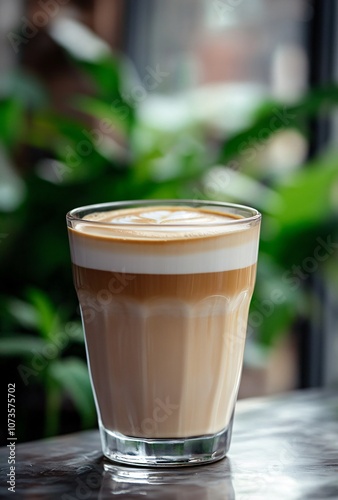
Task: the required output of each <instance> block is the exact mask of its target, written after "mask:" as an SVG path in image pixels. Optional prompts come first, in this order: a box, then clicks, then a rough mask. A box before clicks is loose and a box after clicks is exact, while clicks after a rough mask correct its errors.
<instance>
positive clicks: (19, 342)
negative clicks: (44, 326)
mask: <svg viewBox="0 0 338 500" xmlns="http://www.w3.org/2000/svg"><path fill="white" fill-rule="evenodd" d="M7 335H10V337H4V338H0V356H3V357H6V356H8V357H29V356H32V355H33V354H36V353H41V352H43V350H44V348H45V347H46V342H45V341H44V340H42V339H40V338H38V337H34V336H33V335H22V334H19V333H11V334H7Z"/></svg>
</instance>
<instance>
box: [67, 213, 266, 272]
mask: <svg viewBox="0 0 338 500" xmlns="http://www.w3.org/2000/svg"><path fill="white" fill-rule="evenodd" d="M258 231H259V225H253V226H250V225H249V224H248V223H247V222H246V221H245V220H244V219H241V218H237V217H236V216H233V215H231V214H225V213H222V212H214V211H209V210H207V209H206V210H202V209H194V208H190V207H165V206H163V207H157V208H156V209H154V208H142V209H139V208H136V209H125V210H116V211H111V212H101V213H95V214H91V215H88V216H86V218H85V219H82V220H79V221H75V222H73V228H72V229H71V228H69V238H70V241H71V252H72V261H73V263H74V264H76V265H78V266H81V267H87V268H91V269H97V270H102V271H114V272H121V273H135V274H140V273H143V274H191V273H201V272H222V271H230V270H233V269H239V268H245V267H248V266H251V265H253V264H255V263H256V261H257V253H258Z"/></svg>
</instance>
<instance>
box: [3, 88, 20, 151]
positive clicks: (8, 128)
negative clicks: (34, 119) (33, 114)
mask: <svg viewBox="0 0 338 500" xmlns="http://www.w3.org/2000/svg"><path fill="white" fill-rule="evenodd" d="M0 116H1V120H0V139H1V142H2V143H3V145H4V146H5V147H6V148H7V149H10V148H11V147H12V146H13V145H14V144H15V143H16V142H17V140H18V138H19V136H20V134H21V126H22V123H23V105H22V103H21V102H20V101H19V100H17V99H12V98H7V99H1V100H0Z"/></svg>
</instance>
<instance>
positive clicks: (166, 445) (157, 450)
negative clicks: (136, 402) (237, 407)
mask: <svg viewBox="0 0 338 500" xmlns="http://www.w3.org/2000/svg"><path fill="white" fill-rule="evenodd" d="M231 431H232V419H231V422H230V424H229V426H228V427H227V428H226V429H224V430H223V431H221V432H219V433H217V434H214V435H207V436H198V437H193V438H173V439H146V438H135V437H130V436H124V435H123V434H120V433H117V432H116V433H115V432H111V431H108V430H107V429H105V428H104V427H103V426H102V427H101V429H100V432H101V440H102V450H103V453H104V455H105V456H106V457H107V458H108V459H109V460H112V461H113V462H119V463H122V464H129V465H138V466H143V467H180V466H189V465H200V464H204V463H210V462H216V461H217V460H221V459H222V458H224V457H225V455H226V453H227V452H228V450H229V447H230V440H231Z"/></svg>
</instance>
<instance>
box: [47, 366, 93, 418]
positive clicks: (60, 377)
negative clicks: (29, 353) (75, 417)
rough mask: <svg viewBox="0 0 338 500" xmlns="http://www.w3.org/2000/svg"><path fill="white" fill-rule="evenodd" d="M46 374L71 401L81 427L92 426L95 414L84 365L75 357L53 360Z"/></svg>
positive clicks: (86, 370)
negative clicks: (79, 418)
mask: <svg viewBox="0 0 338 500" xmlns="http://www.w3.org/2000/svg"><path fill="white" fill-rule="evenodd" d="M48 373H49V375H50V377H52V379H53V380H54V381H55V382H56V383H58V384H59V386H60V387H62V389H63V390H64V391H65V392H66V393H67V394H68V395H69V397H70V398H71V400H72V401H73V403H74V405H75V407H76V408H77V410H78V412H79V414H80V416H81V420H82V425H83V427H84V428H88V427H91V426H93V425H94V424H95V418H96V413H95V406H94V400H93V395H92V389H91V385H90V379H89V374H88V369H87V365H86V363H85V362H84V361H82V360H81V359H79V358H75V357H69V358H64V359H60V360H55V361H52V362H51V363H50V365H49V367H48Z"/></svg>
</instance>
